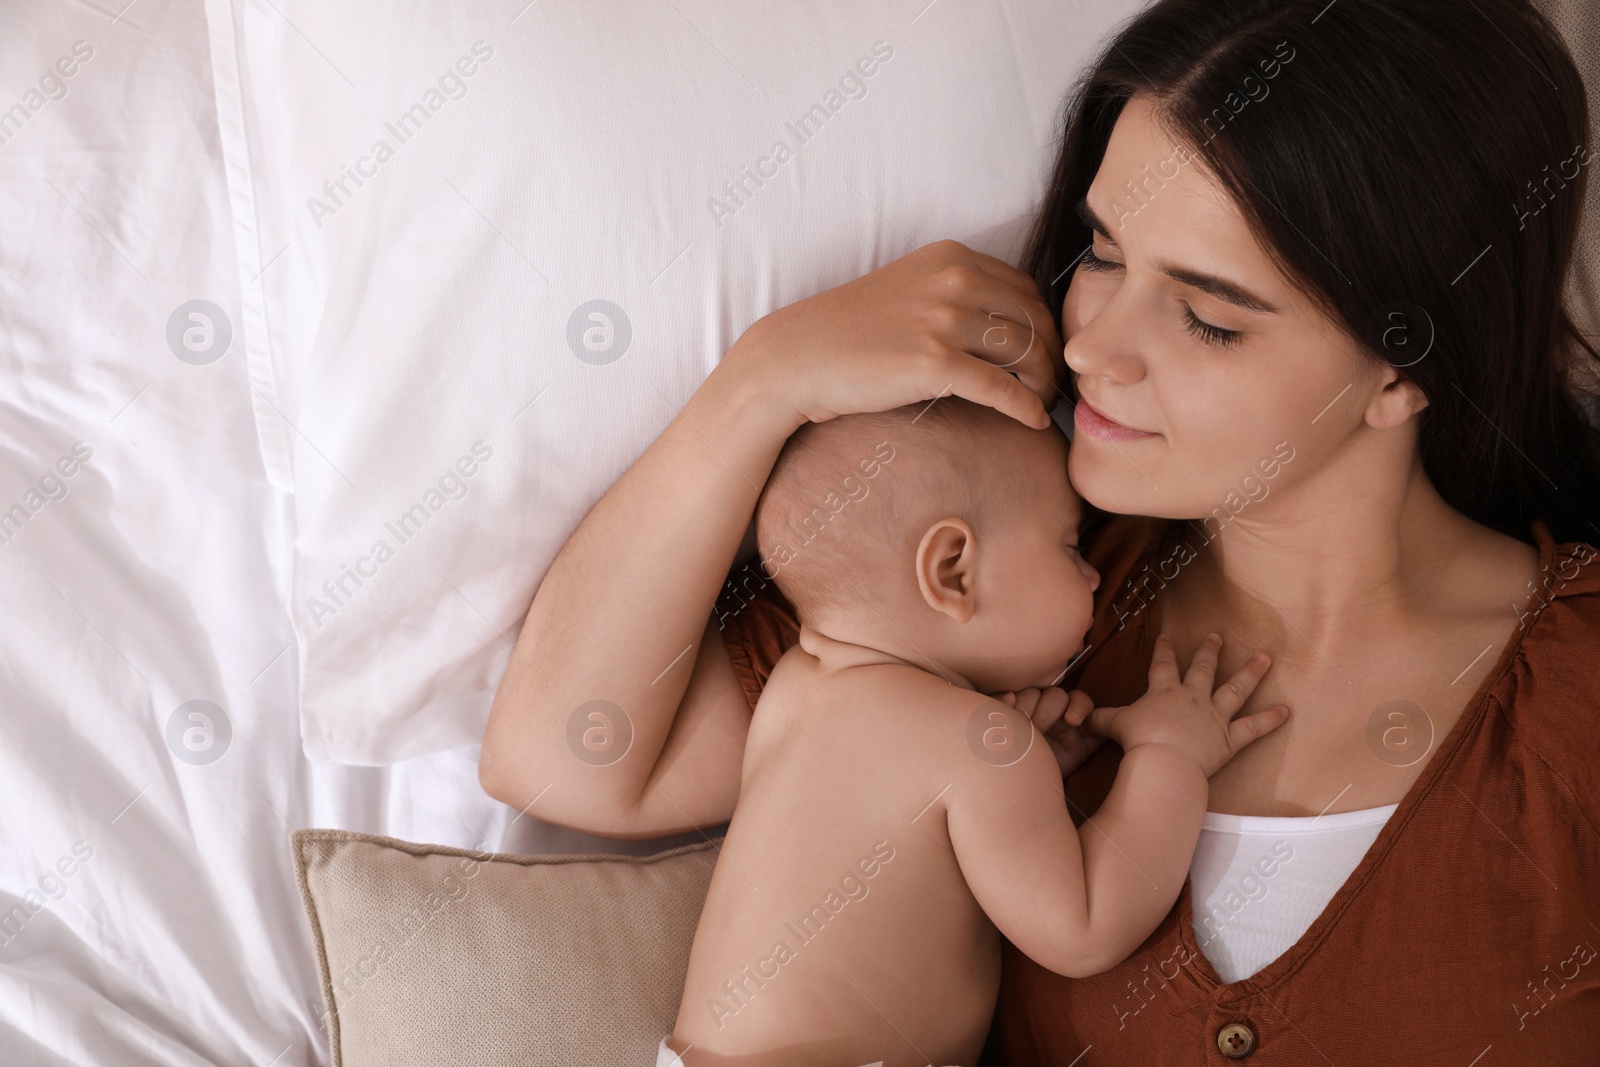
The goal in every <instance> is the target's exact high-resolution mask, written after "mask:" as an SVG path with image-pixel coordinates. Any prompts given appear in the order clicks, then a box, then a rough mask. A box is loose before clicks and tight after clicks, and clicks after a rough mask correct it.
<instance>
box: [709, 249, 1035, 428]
mask: <svg viewBox="0 0 1600 1067" xmlns="http://www.w3.org/2000/svg"><path fill="white" fill-rule="evenodd" d="M718 370H719V371H721V372H722V373H724V374H739V375H745V376H748V378H749V380H751V381H754V382H757V383H759V385H760V389H761V392H762V393H763V394H764V395H765V396H766V397H767V398H769V399H770V400H771V401H772V403H773V410H775V411H781V412H783V413H784V414H785V416H786V417H788V416H789V415H790V413H791V410H792V420H793V424H794V426H795V427H798V426H800V424H801V423H803V422H823V421H825V420H827V419H831V418H833V417H834V416H836V415H845V414H850V413H854V412H863V411H887V410H889V409H890V408H896V407H901V406H903V405H905V404H913V403H917V402H918V401H927V400H932V399H934V398H935V397H939V396H949V395H955V396H961V397H965V398H966V399H968V400H971V401H973V402H975V403H979V404H987V405H989V406H990V407H992V408H995V409H996V410H998V411H1001V412H1003V413H1004V414H1007V415H1010V416H1011V417H1012V418H1015V419H1017V420H1018V421H1020V422H1022V423H1024V424H1025V425H1028V426H1032V427H1035V428H1038V429H1043V428H1044V427H1046V426H1048V425H1049V418H1050V416H1049V412H1050V409H1051V408H1053V407H1054V406H1055V398H1056V396H1057V395H1058V393H1059V390H1060V388H1061V387H1062V386H1064V385H1065V384H1066V367H1065V364H1064V363H1063V362H1062V358H1061V338H1060V336H1059V335H1058V334H1057V332H1056V327H1055V321H1054V319H1053V318H1052V317H1051V314H1050V310H1049V309H1048V308H1047V307H1045V304H1044V301H1043V300H1042V299H1041V298H1040V296H1039V290H1038V287H1037V286H1035V285H1034V282H1033V279H1031V278H1029V277H1028V276H1027V275H1026V274H1024V273H1023V272H1022V271H1020V270H1018V269H1017V268H1015V267H1013V266H1011V265H1010V264H1008V263H1005V262H1002V261H1001V260H998V259H995V258H994V257H993V256H986V255H983V254H982V253H980V252H974V251H973V250H972V249H970V248H968V247H966V246H965V245H962V244H960V243H958V242H956V241H938V242H935V243H934V244H930V245H924V246H923V247H922V248H919V249H917V250H916V251H914V252H911V253H908V254H907V255H904V256H901V257H900V258H899V259H897V260H895V261H894V262H893V263H890V264H887V265H886V266H883V267H880V268H878V269H877V270H875V271H872V272H871V273H870V274H866V275H863V276H862V277H860V278H856V279H855V280H853V281H849V282H846V283H845V284H843V285H840V286H838V287H836V288H833V289H829V290H827V291H826V292H823V293H819V294H817V295H816V296H812V297H808V298H807V299H805V300H801V301H798V302H796V303H793V304H790V305H789V306H787V307H784V308H781V309H779V310H777V311H774V312H773V313H772V314H770V315H768V316H766V317H765V318H763V319H761V320H760V321H758V322H756V323H755V324H754V325H752V326H751V327H750V328H749V329H748V330H747V331H745V333H744V335H743V336H742V337H740V338H739V340H738V341H737V342H736V343H735V344H734V346H733V347H732V348H731V349H729V350H728V354H727V356H726V358H725V359H724V360H723V362H722V364H721V366H719V368H718ZM1013 375H1015V377H1013Z"/></svg>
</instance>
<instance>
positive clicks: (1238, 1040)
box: [1217, 1023, 1256, 1060]
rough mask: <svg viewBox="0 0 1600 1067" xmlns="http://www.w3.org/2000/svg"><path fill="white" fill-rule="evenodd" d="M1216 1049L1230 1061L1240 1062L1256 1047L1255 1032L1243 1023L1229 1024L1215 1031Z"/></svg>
mask: <svg viewBox="0 0 1600 1067" xmlns="http://www.w3.org/2000/svg"><path fill="white" fill-rule="evenodd" d="M1217 1047H1218V1048H1219V1049H1221V1050H1222V1054H1223V1055H1224V1056H1226V1057H1228V1059H1230V1060H1242V1059H1244V1058H1245V1057H1246V1056H1248V1055H1250V1050H1251V1049H1253V1048H1255V1047H1256V1032H1255V1031H1254V1030H1252V1029H1250V1027H1248V1026H1246V1025H1245V1024H1244V1023H1229V1024H1228V1025H1227V1026H1224V1027H1223V1028H1222V1029H1221V1030H1218V1031H1217Z"/></svg>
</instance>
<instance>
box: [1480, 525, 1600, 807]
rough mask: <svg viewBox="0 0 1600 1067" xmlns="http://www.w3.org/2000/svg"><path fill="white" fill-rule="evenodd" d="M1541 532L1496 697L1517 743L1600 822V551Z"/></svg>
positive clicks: (1537, 533)
mask: <svg viewBox="0 0 1600 1067" xmlns="http://www.w3.org/2000/svg"><path fill="white" fill-rule="evenodd" d="M1534 534H1535V538H1536V540H1537V543H1538V547H1539V572H1538V576H1537V577H1536V578H1535V580H1534V582H1533V583H1532V586H1531V588H1530V589H1529V590H1528V598H1527V603H1526V605H1525V606H1524V608H1523V610H1522V612H1521V614H1519V616H1518V618H1517V626H1518V630H1519V634H1520V636H1521V638H1522V640H1521V644H1520V646H1519V647H1518V649H1517V653H1516V656H1515V658H1514V660H1513V663H1512V668H1511V670H1510V671H1509V672H1508V675H1507V677H1506V678H1505V679H1504V680H1503V681H1502V683H1501V686H1500V687H1499V692H1498V694H1497V695H1498V696H1499V697H1500V704H1501V707H1502V709H1503V714H1504V716H1505V718H1506V721H1507V722H1508V724H1509V725H1510V727H1511V729H1512V731H1513V732H1514V734H1515V736H1516V738H1517V739H1518V740H1519V741H1520V742H1521V743H1522V744H1523V745H1524V746H1526V748H1527V749H1528V750H1529V751H1530V752H1532V753H1533V754H1534V755H1535V756H1536V757H1537V758H1538V760H1539V761H1540V762H1541V763H1542V764H1543V765H1544V766H1546V767H1548V768H1549V769H1550V771H1551V772H1553V773H1554V774H1555V775H1556V776H1557V777H1558V778H1560V779H1561V780H1562V781H1564V782H1565V783H1566V785H1567V787H1568V788H1569V789H1570V790H1571V791H1572V792H1573V793H1574V795H1575V799H1577V800H1578V802H1579V803H1580V804H1581V805H1582V806H1583V808H1584V810H1585V811H1586V812H1587V813H1588V814H1589V817H1590V819H1591V820H1592V821H1594V822H1596V823H1597V824H1600V799H1597V798H1600V699H1597V698H1600V551H1597V550H1596V549H1595V548H1594V546H1592V545H1590V544H1588V543H1586V542H1582V541H1567V542H1562V543H1557V542H1555V541H1554V540H1553V539H1552V538H1551V537H1550V533H1549V530H1548V528H1547V527H1546V526H1545V525H1544V524H1543V523H1542V522H1536V523H1535V524H1534ZM1597 829H1600V826H1597Z"/></svg>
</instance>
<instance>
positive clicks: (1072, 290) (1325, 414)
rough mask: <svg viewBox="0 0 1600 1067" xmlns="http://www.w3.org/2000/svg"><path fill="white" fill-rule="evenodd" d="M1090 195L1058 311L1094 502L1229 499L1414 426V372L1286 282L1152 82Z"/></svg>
mask: <svg viewBox="0 0 1600 1067" xmlns="http://www.w3.org/2000/svg"><path fill="white" fill-rule="evenodd" d="M1130 183H1131V184H1130ZM1086 201H1087V207H1088V212H1089V215H1090V218H1092V220H1093V222H1092V223H1091V225H1092V226H1093V227H1094V229H1095V230H1096V231H1097V232H1096V233H1095V235H1094V243H1093V246H1092V248H1091V250H1090V251H1089V252H1088V253H1087V254H1086V255H1085V256H1084V258H1083V260H1081V261H1080V262H1079V264H1078V266H1077V267H1076V268H1075V274H1074V276H1073V279H1072V282H1071V285H1070V287H1069V288H1068V290H1067V295H1066V300H1065V302H1064V304H1063V307H1062V316H1061V318H1062V327H1063V330H1062V332H1063V336H1064V337H1065V338H1066V361H1067V366H1068V367H1069V368H1070V369H1071V371H1072V372H1073V374H1074V376H1075V380H1076V382H1077V386H1078V395H1079V396H1080V397H1081V398H1082V400H1083V401H1084V403H1081V404H1080V405H1079V407H1078V410H1077V411H1076V413H1075V419H1074V421H1075V424H1076V425H1075V432H1074V435H1073V442H1072V452H1071V457H1070V460H1069V469H1070V472H1071V477H1072V481H1073V484H1074V485H1076V486H1077V488H1078V491H1079V492H1080V493H1082V494H1083V496H1084V497H1086V498H1087V499H1088V500H1090V501H1091V502H1092V503H1094V504H1095V505H1096V506H1098V507H1100V508H1103V509H1105V510H1107V511H1113V512H1119V513H1122V514H1137V515H1152V516H1160V517H1166V518H1200V517H1204V516H1207V515H1211V514H1214V513H1216V511H1217V509H1218V508H1225V509H1226V511H1227V512H1228V513H1230V514H1236V513H1237V512H1238V511H1239V510H1242V509H1243V507H1244V506H1245V504H1246V503H1248V502H1249V501H1255V500H1262V499H1265V497H1266V496H1267V495H1268V494H1269V493H1277V492H1279V491H1280V490H1281V489H1282V488H1285V487H1287V486H1290V485H1294V484H1297V483H1299V482H1301V481H1303V480H1305V479H1306V478H1307V477H1308V476H1309V475H1310V474H1311V473H1313V472H1314V471H1316V470H1318V469H1320V468H1322V467H1323V466H1324V465H1325V463H1326V462H1327V461H1328V460H1329V458H1330V457H1333V456H1335V455H1336V454H1338V453H1339V452H1340V450H1341V449H1342V448H1343V446H1344V445H1345V444H1346V443H1347V442H1349V441H1350V439H1351V438H1352V437H1353V436H1354V435H1357V434H1361V433H1363V432H1366V430H1368V429H1371V430H1376V429H1391V428H1400V427H1402V426H1406V425H1407V424H1406V419H1407V418H1408V417H1409V414H1410V412H1411V410H1413V409H1414V407H1415V406H1416V405H1418V404H1420V398H1419V397H1418V396H1417V394H1416V392H1415V390H1414V387H1410V386H1407V385H1406V384H1405V383H1404V382H1401V383H1400V384H1399V385H1397V386H1390V385H1389V384H1388V383H1390V382H1391V381H1393V380H1394V379H1395V378H1396V377H1397V375H1396V374H1395V372H1394V371H1393V369H1392V368H1390V367H1389V366H1388V365H1387V364H1384V363H1382V362H1381V361H1379V360H1376V359H1374V358H1372V357H1371V356H1369V355H1368V354H1366V350H1365V349H1364V347H1363V346H1362V345H1361V344H1360V343H1359V342H1358V341H1356V340H1355V339H1354V338H1353V337H1351V336H1350V335H1349V334H1347V333H1345V332H1344V331H1343V329H1342V328H1341V327H1340V326H1338V325H1336V324H1335V323H1334V322H1333V321H1332V320H1331V319H1329V318H1328V317H1327V316H1326V315H1325V314H1324V313H1323V312H1322V311H1320V310H1319V309H1317V308H1316V307H1315V306H1314V305H1313V304H1312V302H1311V300H1310V299H1309V298H1308V297H1306V296H1304V295H1303V294H1301V293H1300V292H1299V291H1298V290H1296V289H1294V288H1293V287H1292V286H1291V285H1290V284H1289V283H1288V281H1287V280H1286V279H1285V278H1284V277H1283V276H1282V275H1281V274H1280V272H1279V271H1278V269H1277V268H1276V267H1275V266H1274V265H1273V264H1272V262H1271V260H1270V259H1269V257H1268V255H1267V253H1266V251H1265V250H1264V249H1262V248H1261V246H1260V245H1259V244H1257V242H1256V239H1255V237H1254V236H1253V235H1252V234H1251V232H1250V230H1249V227H1248V226H1247V225H1246V223H1245V221H1244V217H1243V215H1241V214H1240V212H1239V210H1238V208H1237V207H1235V205H1234V204H1233V201H1232V200H1231V198H1230V197H1229V196H1228V194H1227V193H1225V192H1224V191H1223V189H1222V187H1221V186H1220V185H1219V184H1218V183H1217V181H1216V179H1215V178H1214V177H1213V176H1212V175H1211V173H1210V172H1209V171H1207V170H1205V169H1204V166H1203V164H1202V163H1201V162H1200V160H1199V159H1198V157H1194V156H1192V155H1191V154H1190V153H1189V151H1188V150H1187V149H1186V148H1183V147H1180V143H1179V142H1176V141H1175V140H1174V139H1173V138H1172V137H1171V136H1170V135H1169V134H1167V133H1166V132H1165V131H1164V130H1163V128H1162V127H1161V126H1160V125H1158V124H1157V123H1156V121H1155V120H1154V118H1153V116H1152V109H1151V106H1150V104H1149V102H1148V101H1147V100H1146V99H1144V98H1142V97H1139V96H1135V97H1134V98H1133V99H1132V100H1130V101H1129V102H1128V104H1127V106H1126V107H1125V109H1124V110H1123V112H1122V115H1121V117H1120V118H1119V119H1118V121H1117V124H1116V127H1115V129H1114V130H1113V132H1112V135H1111V141H1110V144H1109V146H1108V147H1107V150H1106V155H1105V159H1104V160H1103V162H1102V163H1101V165H1100V169H1099V171H1098V172H1097V173H1096V175H1095V178H1094V181H1093V183H1092V184H1091V186H1090V189H1089V193H1088V196H1087V197H1086ZM1339 266H1340V268H1341V269H1345V270H1350V269H1359V267H1360V264H1352V265H1349V266H1345V265H1343V264H1340V265H1339ZM1405 391H1409V395H1406V396H1399V395H1397V394H1399V393H1401V392H1405ZM1407 405H1411V406H1409V407H1408V406H1407ZM1090 409H1092V410H1090ZM1095 411H1098V412H1099V413H1100V415H1101V416H1104V417H1105V419H1109V420H1112V422H1113V423H1116V424H1120V426H1117V425H1108V424H1107V422H1106V421H1105V419H1102V418H1098V417H1096V415H1095V414H1094V412H1095ZM1409 429H1411V430H1412V431H1414V424H1412V425H1409ZM1136 431H1144V432H1143V433H1139V432H1136ZM1390 436H1391V438H1392V437H1393V435H1390ZM1388 443H1390V444H1393V445H1395V446H1397V447H1403V448H1406V449H1410V450H1414V448H1415V443H1414V440H1404V441H1391V442H1388ZM1258 513H1259V509H1258Z"/></svg>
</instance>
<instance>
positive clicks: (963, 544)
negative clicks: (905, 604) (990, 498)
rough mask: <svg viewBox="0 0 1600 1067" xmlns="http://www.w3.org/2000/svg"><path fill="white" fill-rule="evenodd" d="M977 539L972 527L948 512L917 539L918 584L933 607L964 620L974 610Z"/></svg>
mask: <svg viewBox="0 0 1600 1067" xmlns="http://www.w3.org/2000/svg"><path fill="white" fill-rule="evenodd" d="M977 558H978V543H977V538H976V537H975V536H974V535H973V533H972V527H971V526H968V525H967V524H966V522H965V521H964V520H962V519H958V518H955V517H954V516H951V517H949V518H943V519H939V520H938V521H936V522H934V523H933V524H932V525H931V526H929V527H928V529H927V530H926V531H924V533H923V535H922V539H921V540H920V541H919V542H917V554H916V572H917V588H918V589H919V590H920V591H921V593H922V599H923V601H924V602H925V603H926V604H927V605H928V606H929V607H930V608H932V609H933V610H934V611H937V612H940V613H941V614H944V615H948V616H949V617H950V618H952V619H954V620H955V621H956V622H966V621H967V620H969V619H971V618H972V615H973V613H974V612H975V611H976V610H977V597H976V590H975V589H974V588H973V586H974V583H975V581H976V576H977Z"/></svg>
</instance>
